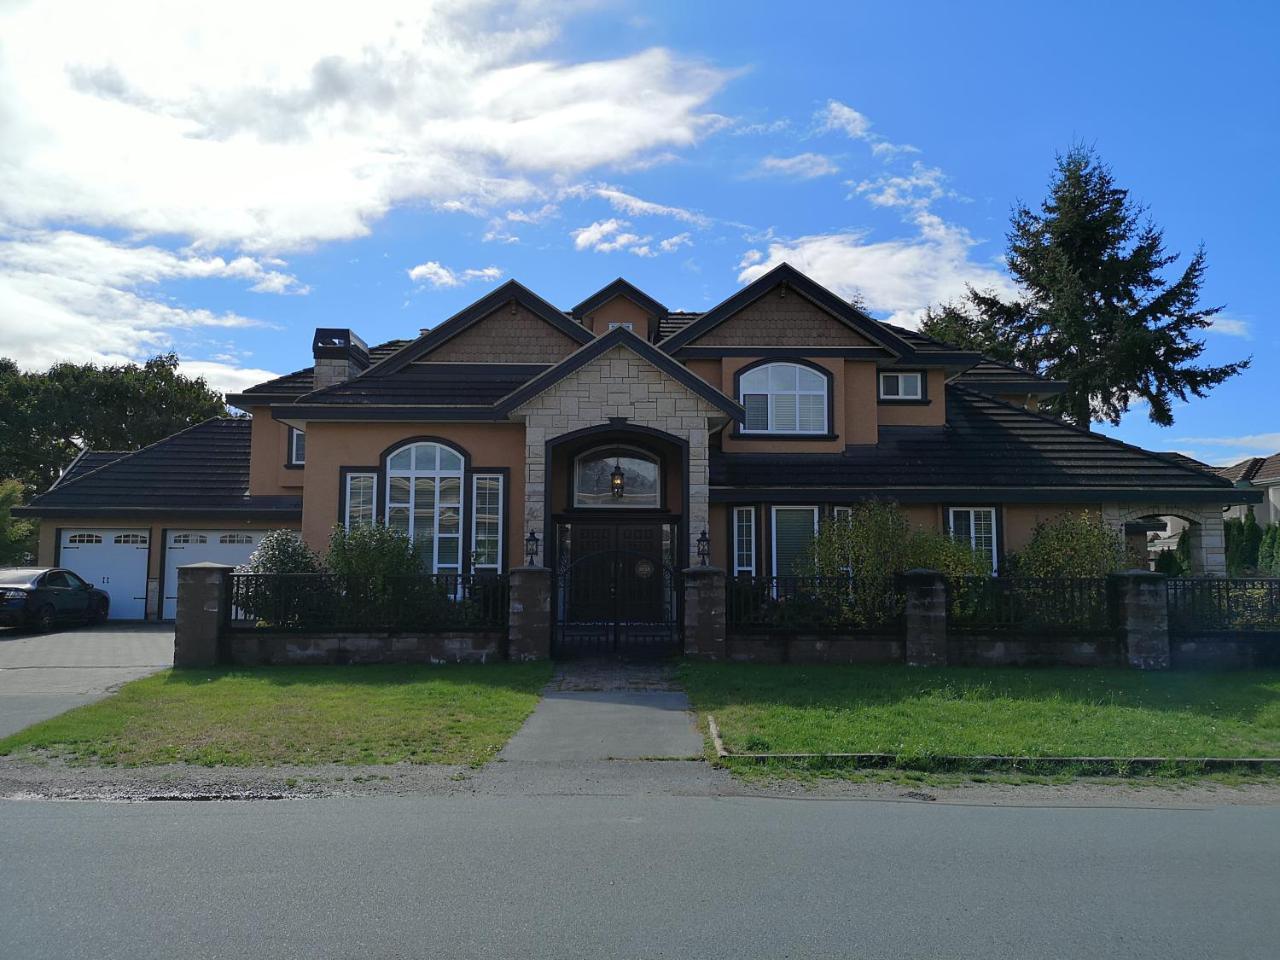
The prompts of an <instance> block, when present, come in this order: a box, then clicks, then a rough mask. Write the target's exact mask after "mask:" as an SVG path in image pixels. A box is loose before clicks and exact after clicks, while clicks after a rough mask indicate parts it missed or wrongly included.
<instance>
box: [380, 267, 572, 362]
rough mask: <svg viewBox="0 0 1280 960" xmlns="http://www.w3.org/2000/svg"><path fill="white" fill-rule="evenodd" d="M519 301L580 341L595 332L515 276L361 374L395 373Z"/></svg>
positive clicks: (527, 309) (564, 332) (528, 309)
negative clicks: (577, 321)
mask: <svg viewBox="0 0 1280 960" xmlns="http://www.w3.org/2000/svg"><path fill="white" fill-rule="evenodd" d="M513 303H514V304H516V305H517V306H519V307H522V308H524V310H526V311H528V313H529V314H532V315H533V316H534V317H537V318H539V319H541V320H543V321H545V322H546V323H548V324H549V325H551V326H552V327H554V328H555V329H556V330H558V331H560V332H561V333H563V334H564V335H565V336H567V337H568V338H569V339H570V340H572V341H574V342H576V343H586V342H588V341H589V340H590V339H591V334H590V333H588V332H587V331H586V330H584V329H582V327H581V326H580V325H578V324H576V323H574V322H573V321H572V320H570V319H569V318H568V317H566V316H565V315H564V314H563V313H561V312H560V311H559V310H557V309H556V308H555V307H553V306H552V305H551V304H549V303H547V301H545V300H543V299H542V298H541V297H540V296H538V295H537V294H536V293H534V292H533V291H532V290H530V289H529V288H528V287H526V286H524V285H523V284H521V283H518V282H517V281H515V280H508V281H507V282H506V283H504V284H503V285H502V286H500V287H498V288H497V289H495V290H493V291H491V292H490V293H488V294H486V295H485V296H483V297H481V298H480V299H479V300H477V301H476V302H475V303H473V304H471V306H469V307H466V308H465V309H463V310H460V311H459V312H458V313H455V314H454V315H453V316H452V317H450V318H449V319H448V320H446V321H444V323H441V324H440V325H439V326H436V327H432V328H431V329H430V330H428V331H426V332H425V333H424V334H422V336H420V337H418V338H417V339H416V340H412V341H410V342H409V343H407V344H405V345H404V346H403V347H401V348H400V349H399V350H397V351H396V352H395V353H393V354H392V355H391V356H389V357H387V358H386V359H384V360H382V361H380V362H378V363H375V364H374V365H373V366H371V367H369V369H367V370H365V371H364V372H363V373H361V374H360V376H361V377H383V376H386V375H387V374H390V373H395V372H396V371H397V370H400V369H401V368H403V367H404V366H406V365H407V364H410V363H412V362H413V361H415V360H418V359H420V358H422V357H425V356H426V355H427V354H429V353H431V352H432V351H433V350H435V349H437V348H438V347H440V346H442V345H443V344H445V343H447V342H449V341H450V340H452V339H453V338H455V337H457V336H458V335H460V334H462V333H463V332H464V331H466V330H468V329H470V328H471V327H473V326H474V325H475V324H477V323H479V322H480V321H482V320H484V319H486V318H487V317H489V316H490V315H491V314H493V313H494V312H495V311H497V310H498V309H500V308H501V307H504V306H508V305H510V304H513Z"/></svg>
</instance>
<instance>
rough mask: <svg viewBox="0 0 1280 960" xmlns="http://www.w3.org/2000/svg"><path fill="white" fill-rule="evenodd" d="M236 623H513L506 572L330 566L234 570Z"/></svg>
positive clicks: (382, 628)
mask: <svg viewBox="0 0 1280 960" xmlns="http://www.w3.org/2000/svg"><path fill="white" fill-rule="evenodd" d="M230 580H231V588H230V589H231V596H230V604H229V611H228V620H227V626H228V627H229V628H230V629H232V630H263V631H278V630H290V631H306V632H311V633H353V632H355V633H366V632H368V633H405V632H411V631H412V632H419V633H439V632H441V631H446V630H501V629H504V628H505V627H506V623H507V608H508V597H509V587H508V582H507V578H506V576H504V575H498V574H465V575H463V574H452V573H437V574H424V575H422V576H416V577H388V578H386V579H384V580H380V581H371V580H367V579H360V578H353V577H341V576H336V575H334V574H325V573H297V574H293V573H283V574H282V573H233V574H231V576H230Z"/></svg>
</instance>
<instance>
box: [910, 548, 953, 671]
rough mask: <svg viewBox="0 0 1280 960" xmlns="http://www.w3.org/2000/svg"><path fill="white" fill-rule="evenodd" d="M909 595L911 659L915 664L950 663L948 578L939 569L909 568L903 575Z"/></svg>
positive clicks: (935, 664)
mask: <svg viewBox="0 0 1280 960" xmlns="http://www.w3.org/2000/svg"><path fill="white" fill-rule="evenodd" d="M902 585H903V588H904V590H905V591H906V595H907V610H906V616H905V617H904V618H903V620H904V626H905V629H906V643H905V644H904V645H905V647H906V654H907V663H908V664H909V665H911V666H913V667H945V666H946V665H947V581H946V578H945V577H944V576H943V575H942V574H940V573H939V572H938V571H936V570H908V571H907V572H906V573H904V574H903V575H902Z"/></svg>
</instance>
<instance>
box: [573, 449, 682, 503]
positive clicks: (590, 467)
mask: <svg viewBox="0 0 1280 960" xmlns="http://www.w3.org/2000/svg"><path fill="white" fill-rule="evenodd" d="M615 474H617V476H618V482H616V483H615V481H614V476H615ZM573 505H574V506H575V507H611V508H618V507H621V508H631V509H636V508H648V509H657V508H658V507H660V506H661V505H662V470H661V468H660V466H659V464H658V458H657V457H655V456H654V455H653V454H651V453H646V452H645V451H644V450H640V449H638V448H636V447H627V446H619V445H617V444H613V445H611V446H607V447H596V448H595V449H594V450H588V451H587V452H586V453H583V454H579V456H578V457H577V458H576V459H575V460H574V462H573Z"/></svg>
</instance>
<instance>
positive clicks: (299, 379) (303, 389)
mask: <svg viewBox="0 0 1280 960" xmlns="http://www.w3.org/2000/svg"><path fill="white" fill-rule="evenodd" d="M410 342H411V341H409V340H388V341H387V342H386V343H380V344H378V346H376V347H370V348H369V363H370V364H374V363H378V362H380V361H382V360H385V359H386V358H387V357H389V356H391V355H392V354H393V353H395V352H396V351H397V350H399V349H400V348H401V347H403V346H404V345H405V344H407V343H410ZM314 374H315V368H314V367H307V368H306V369H304V370H295V371H293V373H286V374H285V375H284V376H282V377H276V378H275V379H274V380H268V381H266V382H265V383H259V384H257V385H256V386H252V387H249V388H248V389H247V390H242V391H241V392H240V393H229V394H227V403H229V404H231V405H232V406H233V407H239V408H240V409H242V410H244V409H247V408H248V407H251V406H254V405H255V404H263V405H265V404H269V403H279V402H282V401H289V400H295V399H297V398H298V397H300V396H302V395H303V394H304V393H310V392H311V391H312V390H314V389H315V384H314V380H313V377H314Z"/></svg>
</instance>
